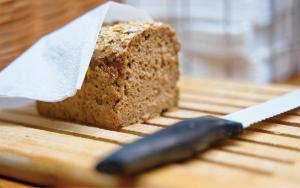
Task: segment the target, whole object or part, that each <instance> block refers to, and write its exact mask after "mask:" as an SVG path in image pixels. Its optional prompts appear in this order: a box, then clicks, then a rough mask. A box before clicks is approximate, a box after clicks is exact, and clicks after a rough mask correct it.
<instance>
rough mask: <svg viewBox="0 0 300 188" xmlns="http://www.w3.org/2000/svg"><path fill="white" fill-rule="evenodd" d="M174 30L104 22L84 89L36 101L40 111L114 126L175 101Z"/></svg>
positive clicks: (150, 114)
mask: <svg viewBox="0 0 300 188" xmlns="http://www.w3.org/2000/svg"><path fill="white" fill-rule="evenodd" d="M179 48H180V45H179V43H178V40H177V39H176V35H175V32H174V31H173V30H172V29H171V28H170V27H169V26H168V25H166V24H163V23H142V22H126V23H117V24H114V25H105V26H103V27H102V29H101V33H100V35H99V38H98V40H97V45H96V49H95V51H94V54H93V57H92V60H91V62H90V65H89V69H88V71H87V73H86V77H85V80H84V83H83V85H82V88H81V89H80V90H79V91H78V92H77V93H76V95H75V96H73V97H70V98H67V99H65V100H64V101H61V102H55V103H48V102H40V101H39V102H37V108H38V111H39V113H40V114H41V115H45V116H49V117H53V118H59V119H63V120H70V121H76V122H82V123H88V124H91V125H95V126H99V127H106V128H111V129H116V128H120V127H122V126H127V125H130V124H132V123H135V122H141V121H145V120H148V119H149V118H151V117H154V116H158V115H159V114H161V112H163V111H166V110H168V109H170V108H172V107H175V106H177V102H178V88H177V86H176V83H177V80H178V78H179V68H178V51H179Z"/></svg>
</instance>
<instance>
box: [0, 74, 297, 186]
mask: <svg viewBox="0 0 300 188" xmlns="http://www.w3.org/2000/svg"><path fill="white" fill-rule="evenodd" d="M179 85H180V88H181V98H180V102H179V109H178V110H175V111H172V112H166V113H164V114H163V115H162V116H161V117H157V118H154V119H151V120H149V121H148V122H146V123H141V124H134V125H131V126H129V127H124V128H123V129H121V130H120V131H111V130H106V129H100V128H96V127H90V126H86V125H82V124H76V123H70V122H63V121H60V120H54V119H48V118H45V117H41V116H39V115H38V114H37V112H36V109H35V107H34V106H28V107H22V108H18V109H11V110H6V111H0V126H1V129H0V138H1V139H0V152H1V154H0V174H2V175H4V176H6V177H13V178H15V179H20V180H23V181H26V182H32V183H35V184H39V185H96V186H105V187H107V186H114V185H116V186H124V185H127V186H148V187H152V186H178V187H182V186H189V187H196V186H203V187H207V186H211V187H228V186H231V187H267V186H273V187H287V186H289V187H298V185H299V183H300V166H299V162H300V110H298V109H296V110H293V111H290V112H288V113H285V114H284V115H281V116H277V117H274V118H272V119H270V120H267V121H264V122H261V123H258V124H255V125H253V126H251V127H250V128H248V129H246V130H245V131H244V133H243V134H242V135H241V136H239V137H238V138H234V139H231V140H228V141H226V142H224V143H222V144H221V145H219V146H216V147H214V148H211V149H209V150H208V151H207V152H205V153H202V154H199V155H197V156H196V157H195V158H193V159H191V160H189V161H186V162H183V163H176V164H171V165H168V166H165V167H162V168H158V169H155V170H152V171H149V172H147V173H144V174H142V175H140V176H138V177H131V178H118V177H113V176H108V175H105V174H101V173H97V172H95V171H94V167H95V164H96V163H97V161H98V160H100V159H102V158H103V157H104V156H106V155H108V154H109V153H110V152H112V151H114V150H116V149H118V148H119V147H121V146H122V145H123V144H126V143H129V142H131V141H133V140H136V139H138V138H141V137H143V136H145V135H148V134H151V133H153V132H155V131H158V130H161V129H163V128H165V127H168V126H170V125H171V124H173V123H175V122H178V121H180V120H183V119H186V118H192V117H197V116H203V115H207V114H213V115H224V114H228V113H231V112H234V111H237V110H239V109H242V108H245V107H247V106H251V105H253V104H256V103H259V102H262V101H265V100H268V99H271V98H272V97H275V96H278V95H281V94H283V93H286V92H289V91H292V90H294V89H296V86H288V85H253V84H249V83H242V82H233V81H218V80H197V79H191V78H186V77H183V78H181V81H180V84H179ZM299 100H300V98H299ZM274 108H276V107H274ZM162 157H163V156H162ZM14 184H17V185H21V184H22V183H17V182H13V181H12V180H7V179H3V178H2V179H0V186H1V185H4V186H9V185H11V186H12V187H13V186H14ZM24 186H25V187H26V186H29V185H25V184H24Z"/></svg>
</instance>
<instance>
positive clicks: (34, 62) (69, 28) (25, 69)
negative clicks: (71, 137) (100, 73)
mask: <svg viewBox="0 0 300 188" xmlns="http://www.w3.org/2000/svg"><path fill="white" fill-rule="evenodd" d="M114 20H120V21H152V20H151V18H150V16H148V14H147V13H146V12H144V11H142V10H139V9H136V8H134V7H131V6H128V5H123V4H118V3H114V2H108V3H106V4H104V5H102V6H99V7H97V8H95V9H93V10H91V11H89V12H87V13H86V14H84V15H82V16H81V17H79V18H77V19H75V20H74V21H72V22H70V23H68V24H67V25H65V26H64V27H62V28H60V29H58V30H56V31H54V32H52V33H50V34H48V35H45V36H44V37H42V38H41V39H40V40H39V41H37V42H36V43H35V44H34V45H33V46H31V47H30V48H29V49H28V50H27V51H25V52H24V53H23V54H22V55H21V56H19V57H18V58H17V59H15V60H14V61H13V62H12V63H11V64H10V65H9V66H8V67H7V68H5V69H4V70H3V71H2V72H0V109H1V108H2V109H3V108H8V107H16V106H21V105H24V104H28V103H30V102H32V100H40V101H48V102H55V101H61V100H63V99H65V98H67V97H70V96H73V95H75V93H76V91H77V90H78V89H80V88H81V85H82V83H83V80H84V76H85V73H86V71H87V69H88V66H89V63H90V60H91V57H92V55H93V51H94V49H95V45H96V40H97V38H98V34H99V32H100V29H101V26H102V23H103V21H114Z"/></svg>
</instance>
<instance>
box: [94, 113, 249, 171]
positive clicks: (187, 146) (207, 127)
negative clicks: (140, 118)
mask: <svg viewBox="0 0 300 188" xmlns="http://www.w3.org/2000/svg"><path fill="white" fill-rule="evenodd" d="M242 131H243V126H242V124H240V123H238V122H233V121H229V120H225V119H221V118H217V117H213V116H204V117H199V118H193V119H188V120H185V121H181V122H178V123H176V124H174V125H173V126H171V127H168V128H166V129H163V130H161V131H159V132H156V133H154V134H152V135H149V136H147V137H145V138H142V139H140V140H137V141H135V142H133V143H131V144H127V145H124V147H122V148H121V149H119V150H118V151H116V152H115V153H113V154H112V155H110V156H108V157H107V158H106V159H104V160H103V161H100V163H98V164H97V166H96V169H97V170H98V171H100V172H104V173H109V174H115V175H135V174H138V173H140V172H142V171H144V170H147V169H150V168H153V167H156V166H160V165H163V164H167V163H170V162H176V161H182V160H184V159H188V158H190V157H192V156H193V155H194V154H195V153H196V152H199V151H203V150H205V149H207V148H208V147H209V146H210V145H211V144H213V143H215V142H218V141H221V140H224V139H227V138H230V137H233V136H237V135H239V134H240V133H242Z"/></svg>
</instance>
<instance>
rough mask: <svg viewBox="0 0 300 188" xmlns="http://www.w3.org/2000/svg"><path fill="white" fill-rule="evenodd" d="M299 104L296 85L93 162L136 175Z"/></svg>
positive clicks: (191, 121) (108, 169)
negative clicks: (280, 93)
mask: <svg viewBox="0 0 300 188" xmlns="http://www.w3.org/2000/svg"><path fill="white" fill-rule="evenodd" d="M299 106H300V89H298V90H295V91H293V92H290V93H287V94H285V95H282V96H279V97H276V98H274V99H271V100H269V101H266V102H264V103H260V104H257V105H254V106H251V107H248V108H245V109H242V110H240V111H237V112H234V113H231V114H229V115H225V116H222V117H214V116H204V117H199V118H192V119H188V120H184V121H181V122H178V123H176V124H174V125H173V126H170V127H168V128H166V129H163V130H161V131H158V132H156V133H154V134H152V135H149V136H146V137H144V138H142V139H140V140H137V141H135V142H133V143H130V144H126V145H124V146H123V147H122V148H121V149H119V150H117V151H116V152H114V153H113V154H111V155H110V156H108V157H107V158H105V159H104V160H101V161H100V162H99V163H98V164H97V165H96V170H97V171H100V172H104V173H108V174H114V175H125V176H127V175H136V174H139V173H141V172H143V171H145V170H148V169H152V168H154V167H157V166H161V165H165V164H168V163H172V162H177V161H182V160H186V159H189V158H191V157H192V156H194V155H195V154H196V153H199V152H203V151H204V150H206V149H208V148H209V147H210V146H211V145H213V144H215V143H218V142H221V141H223V140H225V139H229V138H231V137H235V136H238V135H240V134H241V133H242V132H243V129H244V128H247V127H249V126H250V125H252V124H254V123H257V122H260V121H263V120H265V119H268V118H270V117H273V116H276V115H279V114H281V113H284V112H287V111H289V110H292V109H295V108H297V107H299Z"/></svg>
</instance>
